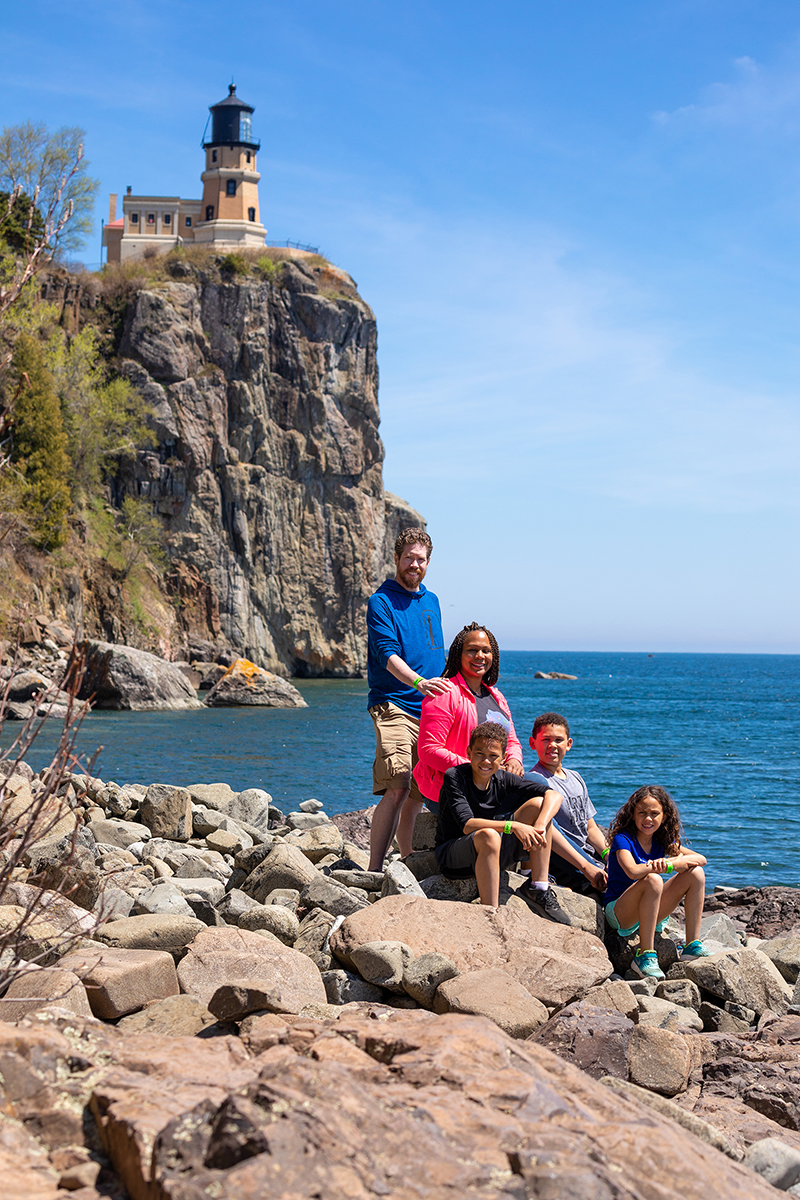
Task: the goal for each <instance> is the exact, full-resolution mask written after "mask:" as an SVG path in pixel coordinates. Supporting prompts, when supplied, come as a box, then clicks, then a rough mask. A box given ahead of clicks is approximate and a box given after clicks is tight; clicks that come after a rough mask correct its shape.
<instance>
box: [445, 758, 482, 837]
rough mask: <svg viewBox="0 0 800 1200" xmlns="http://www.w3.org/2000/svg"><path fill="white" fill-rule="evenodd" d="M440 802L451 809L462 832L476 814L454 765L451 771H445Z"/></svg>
mask: <svg viewBox="0 0 800 1200" xmlns="http://www.w3.org/2000/svg"><path fill="white" fill-rule="evenodd" d="M439 804H440V805H442V806H443V808H444V807H445V806H446V807H447V809H449V811H450V813H451V815H452V817H453V820H454V821H455V822H456V824H457V825H458V828H459V829H460V830H461V832H462V833H463V832H464V826H465V825H466V823H467V821H471V820H472V818H473V817H474V816H475V813H474V812H473V811H472V809H471V808H470V806H469V801H468V800H467V797H466V793H465V792H464V789H463V787H462V786H461V781H460V779H459V778H458V775H457V774H456V772H455V771H454V770H453V768H452V767H451V768H450V770H449V771H445V774H444V782H443V783H442V790H441V792H440V793H439Z"/></svg>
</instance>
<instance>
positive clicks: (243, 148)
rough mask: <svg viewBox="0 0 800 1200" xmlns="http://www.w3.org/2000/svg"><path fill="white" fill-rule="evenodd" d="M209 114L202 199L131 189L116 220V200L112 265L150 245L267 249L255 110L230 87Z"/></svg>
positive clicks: (107, 239)
mask: <svg viewBox="0 0 800 1200" xmlns="http://www.w3.org/2000/svg"><path fill="white" fill-rule="evenodd" d="M209 111H210V112H211V140H210V141H208V142H206V141H204V142H203V150H204V151H205V156H206V169H205V171H203V174H202V175H201V176H200V178H201V179H202V181H203V199H202V200H181V198H180V197H179V196H134V195H132V193H131V189H130V188H128V190H127V193H126V195H125V196H123V198H122V216H121V217H120V218H119V220H118V219H117V197H116V195H112V196H111V197H110V200H109V209H108V224H107V225H105V226H104V227H103V245H104V246H105V247H106V251H107V253H106V258H107V260H108V262H122V261H123V260H124V259H126V258H136V257H137V256H140V255H142V254H143V253H144V252H145V250H147V249H148V248H149V247H151V246H152V247H153V248H154V249H156V250H170V249H172V247H173V246H177V245H180V244H181V243H183V242H191V243H195V242H204V243H210V244H213V245H214V246H218V247H219V248H220V249H224V250H239V249H242V248H243V247H249V246H263V245H264V239H265V237H266V235H267V231H266V229H265V228H264V226H263V225H262V224H261V223H260V218H259V212H258V181H259V179H260V178H261V176H260V175H259V173H258V171H257V169H256V156H257V154H258V150H259V148H260V146H261V143H260V142H257V141H254V140H253V134H252V128H251V126H252V117H253V112H254V109H253V107H252V105H250V104H245V103H244V102H243V101H242V100H239V99H238V97H237V95H236V87H235V85H234V84H231V85H230V87H229V89H228V95H227V96H226V97H225V99H224V100H220V102H219V104H212V105H211V106H210V110H209Z"/></svg>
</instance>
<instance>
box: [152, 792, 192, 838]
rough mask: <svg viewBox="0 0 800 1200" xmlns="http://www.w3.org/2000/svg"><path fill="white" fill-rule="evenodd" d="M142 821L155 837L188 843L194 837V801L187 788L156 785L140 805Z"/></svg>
mask: <svg viewBox="0 0 800 1200" xmlns="http://www.w3.org/2000/svg"><path fill="white" fill-rule="evenodd" d="M140 812H141V816H142V821H143V822H144V824H145V825H146V826H147V828H148V829H149V830H150V832H151V833H152V834H153V836H154V837H158V838H166V839H168V840H169V841H173V842H186V841H188V840H189V838H190V837H191V836H192V801H191V797H190V795H189V793H188V792H187V790H186V788H181V787H172V786H171V785H170V784H167V783H154V784H151V786H150V787H149V788H148V789H147V792H146V794H145V796H144V799H143V800H142V802H141V805H140Z"/></svg>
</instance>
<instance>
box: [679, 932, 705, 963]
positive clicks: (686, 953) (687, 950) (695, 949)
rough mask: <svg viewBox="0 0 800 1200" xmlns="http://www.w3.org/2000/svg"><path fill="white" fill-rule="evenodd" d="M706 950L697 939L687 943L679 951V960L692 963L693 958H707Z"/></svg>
mask: <svg viewBox="0 0 800 1200" xmlns="http://www.w3.org/2000/svg"><path fill="white" fill-rule="evenodd" d="M708 953H709V952H708V950H706V948H705V946H704V945H703V943H702V942H701V941H700V939H699V938H696V939H695V941H693V942H689V944H688V946H684V947H683V949H682V950H681V958H682V959H683V961H684V962H692V961H693V960H694V959H695V958H708Z"/></svg>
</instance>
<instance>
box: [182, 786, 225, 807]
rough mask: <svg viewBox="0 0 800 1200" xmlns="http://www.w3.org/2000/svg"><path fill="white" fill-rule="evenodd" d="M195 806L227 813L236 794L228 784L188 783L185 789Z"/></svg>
mask: <svg viewBox="0 0 800 1200" xmlns="http://www.w3.org/2000/svg"><path fill="white" fill-rule="evenodd" d="M186 790H187V791H188V793H189V795H190V796H191V797H192V800H193V801H194V802H195V804H202V805H203V806H204V807H206V808H216V809H218V810H219V811H220V812H223V813H227V811H228V808H229V806H230V804H231V802H232V801H233V800H235V799H236V792H235V791H234V790H233V788H232V787H231V786H230V784H228V783H190V784H189V786H188V787H187V789H186Z"/></svg>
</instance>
